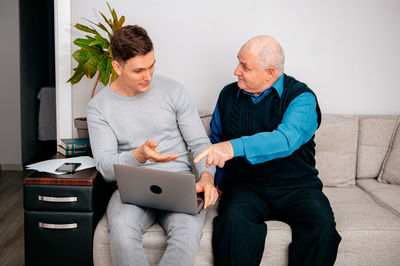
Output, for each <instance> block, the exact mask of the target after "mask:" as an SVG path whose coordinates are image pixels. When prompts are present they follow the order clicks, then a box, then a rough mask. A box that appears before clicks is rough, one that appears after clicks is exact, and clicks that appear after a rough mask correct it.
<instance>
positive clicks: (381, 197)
mask: <svg viewBox="0 0 400 266" xmlns="http://www.w3.org/2000/svg"><path fill="white" fill-rule="evenodd" d="M357 185H358V186H360V187H361V188H362V189H363V190H364V191H365V192H367V193H368V194H369V195H370V196H371V197H372V198H373V199H374V200H375V201H376V202H377V203H378V204H380V205H382V206H383V207H385V208H387V209H389V210H390V211H391V212H393V213H394V214H396V215H398V216H400V186H397V185H391V184H385V183H380V182H377V180H376V179H369V180H357Z"/></svg>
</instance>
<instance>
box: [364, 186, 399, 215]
mask: <svg viewBox="0 0 400 266" xmlns="http://www.w3.org/2000/svg"><path fill="white" fill-rule="evenodd" d="M356 186H357V187H359V188H360V189H361V190H362V191H364V192H365V193H366V194H367V195H368V196H369V197H370V198H371V199H372V200H373V201H375V203H377V204H378V205H379V206H381V207H383V208H385V209H386V210H388V211H390V212H391V213H393V214H394V215H396V216H397V217H400V212H398V211H397V210H395V209H393V208H392V207H391V206H389V205H388V204H387V203H385V202H384V201H382V200H381V199H379V198H378V197H377V196H375V195H374V194H373V193H372V192H370V191H368V190H366V189H365V188H363V187H362V186H360V185H359V184H358V183H357V182H356Z"/></svg>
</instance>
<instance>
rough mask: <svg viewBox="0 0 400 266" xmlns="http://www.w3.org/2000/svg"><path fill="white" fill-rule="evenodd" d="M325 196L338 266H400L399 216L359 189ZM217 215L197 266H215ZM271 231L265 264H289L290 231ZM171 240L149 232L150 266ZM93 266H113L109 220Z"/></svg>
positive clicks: (276, 227) (272, 227)
mask: <svg viewBox="0 0 400 266" xmlns="http://www.w3.org/2000/svg"><path fill="white" fill-rule="evenodd" d="M362 181H374V180H362ZM375 182H376V181H375ZM383 185H385V184H383ZM392 186H393V185H392ZM324 193H325V194H326V195H327V197H328V199H329V201H330V203H331V205H332V209H333V211H334V214H335V220H336V224H337V230H338V232H339V234H340V235H341V236H342V238H343V239H342V242H341V243H340V245H339V252H338V257H337V260H336V263H335V265H395V264H396V263H398V259H399V255H398V250H400V219H399V217H398V216H396V215H394V214H393V213H391V212H390V211H389V210H387V209H385V208H382V207H381V206H379V205H378V204H377V203H376V202H375V201H374V200H373V199H372V198H371V197H370V196H369V195H368V194H367V193H366V192H364V191H363V190H361V189H360V188H359V187H357V186H354V187H351V188H332V187H327V188H324ZM216 214H217V210H216V207H210V208H209V209H207V216H206V220H205V225H204V230H203V235H202V238H201V240H200V247H199V250H198V252H197V254H196V257H195V263H194V264H195V265H213V256H212V247H211V237H212V221H213V218H214V217H215V215H216ZM267 227H268V233H267V238H266V241H265V252H264V254H263V259H262V261H261V265H287V263H288V261H287V258H288V245H289V243H290V242H291V230H290V227H289V226H288V225H287V224H284V223H282V222H278V221H268V222H267ZM166 241H167V238H166V235H165V232H164V230H163V229H162V228H161V226H159V225H158V224H157V223H156V224H154V225H153V226H151V227H150V228H149V229H148V230H147V231H146V232H145V234H144V235H143V243H144V249H145V252H146V255H147V258H148V262H149V264H150V265H157V263H158V262H159V260H160V259H161V257H162V254H163V252H164V250H165V248H166ZM387 243H390V245H387ZM366 254H368V255H366ZM93 261H94V265H102V266H103V265H110V266H111V265H112V263H111V256H110V250H109V239H108V230H107V218H106V216H105V215H104V217H103V218H102V219H101V221H100V223H99V224H98V226H97V228H96V232H95V236H94V244H93Z"/></svg>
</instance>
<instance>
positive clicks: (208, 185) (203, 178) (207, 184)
mask: <svg viewBox="0 0 400 266" xmlns="http://www.w3.org/2000/svg"><path fill="white" fill-rule="evenodd" d="M196 192H197V193H200V192H204V209H206V208H207V207H208V206H210V205H214V204H215V202H216V201H217V199H218V192H217V188H216V187H215V186H214V177H213V176H212V174H210V173H209V172H207V171H203V172H202V173H201V175H200V181H199V182H197V183H196Z"/></svg>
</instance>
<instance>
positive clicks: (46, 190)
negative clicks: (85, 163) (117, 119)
mask: <svg viewBox="0 0 400 266" xmlns="http://www.w3.org/2000/svg"><path fill="white" fill-rule="evenodd" d="M113 190H114V187H113V186H112V185H110V184H107V183H105V182H104V180H103V178H102V177H101V176H100V174H99V173H98V172H97V171H96V169H95V168H90V169H86V170H82V171H78V172H76V173H74V174H72V175H61V176H57V175H52V174H48V173H40V172H32V173H31V174H30V175H28V176H27V177H26V178H25V180H24V208H25V220H24V221H25V264H26V265H27V266H29V265H92V264H93V262H92V246H93V234H94V229H95V227H96V225H97V222H98V221H99V219H100V218H101V216H102V215H103V213H104V211H105V209H106V206H107V203H108V200H109V198H110V195H111V193H112V191H113Z"/></svg>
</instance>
